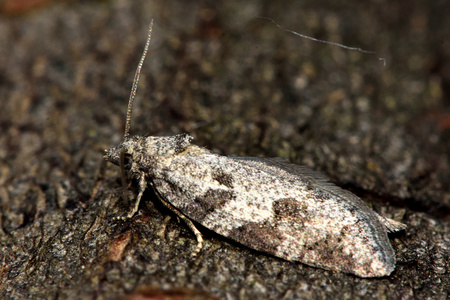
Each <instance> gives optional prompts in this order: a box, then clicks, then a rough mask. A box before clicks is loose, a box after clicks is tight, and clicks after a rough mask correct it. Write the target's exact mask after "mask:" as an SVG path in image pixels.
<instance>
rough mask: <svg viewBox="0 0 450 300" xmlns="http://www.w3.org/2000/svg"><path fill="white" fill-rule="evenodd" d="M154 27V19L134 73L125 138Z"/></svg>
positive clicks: (127, 135)
mask: <svg viewBox="0 0 450 300" xmlns="http://www.w3.org/2000/svg"><path fill="white" fill-rule="evenodd" d="M152 29H153V19H152V20H151V22H150V26H149V28H148V35H147V42H146V43H145V48H144V52H142V56H141V60H140V61H139V64H138V67H137V69H136V74H134V80H133V87H132V88H131V93H130V99H129V100H128V109H127V120H126V123H125V133H124V135H123V138H124V139H126V138H128V137H129V136H130V126H131V111H132V110H133V102H134V98H135V97H136V91H137V88H138V83H139V76H140V75H141V69H142V65H143V64H144V60H145V56H146V55H147V52H148V47H149V45H150V39H151V37H152Z"/></svg>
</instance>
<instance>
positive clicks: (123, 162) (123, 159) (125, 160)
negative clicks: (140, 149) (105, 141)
mask: <svg viewBox="0 0 450 300" xmlns="http://www.w3.org/2000/svg"><path fill="white" fill-rule="evenodd" d="M132 162H133V157H132V155H131V154H129V153H126V152H125V149H122V150H121V151H120V156H119V163H120V167H121V168H123V169H131V164H132Z"/></svg>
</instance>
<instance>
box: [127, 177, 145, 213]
mask: <svg viewBox="0 0 450 300" xmlns="http://www.w3.org/2000/svg"><path fill="white" fill-rule="evenodd" d="M146 188H147V180H145V174H144V173H141V179H140V180H139V194H138V196H137V198H136V202H135V203H134V207H133V209H132V210H131V211H130V212H129V213H128V215H127V219H130V218H132V217H133V216H134V214H135V213H136V212H137V211H138V209H139V203H140V202H141V198H142V195H143V194H144V191H145V189H146Z"/></svg>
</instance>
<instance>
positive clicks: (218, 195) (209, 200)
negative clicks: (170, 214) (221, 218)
mask: <svg viewBox="0 0 450 300" xmlns="http://www.w3.org/2000/svg"><path fill="white" fill-rule="evenodd" d="M233 198H234V194H233V192H232V191H228V190H212V189H209V190H207V191H206V193H205V194H204V195H202V196H198V197H195V198H194V205H192V206H189V207H186V210H187V215H191V214H192V215H193V218H194V219H195V220H197V221H199V222H200V221H201V220H203V219H204V218H205V217H206V216H207V215H208V214H210V213H212V212H213V211H214V210H216V209H220V208H222V207H223V206H224V205H225V204H226V203H227V202H228V201H230V200H232V199H233Z"/></svg>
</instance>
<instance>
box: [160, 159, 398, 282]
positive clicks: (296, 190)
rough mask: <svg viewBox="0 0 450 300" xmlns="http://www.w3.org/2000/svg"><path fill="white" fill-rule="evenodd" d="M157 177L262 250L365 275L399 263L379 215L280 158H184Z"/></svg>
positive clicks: (207, 221) (179, 201) (214, 224)
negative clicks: (396, 261)
mask: <svg viewBox="0 0 450 300" xmlns="http://www.w3.org/2000/svg"><path fill="white" fill-rule="evenodd" d="M177 170H183V172H177ZM154 182H155V186H156V188H157V190H158V192H159V193H160V194H161V195H162V196H163V197H164V198H165V199H166V200H167V201H169V202H170V203H171V204H172V205H174V206H175V207H176V208H177V209H179V210H180V211H181V212H182V213H183V214H185V215H186V216H188V217H189V218H191V219H193V220H195V221H197V222H199V223H201V224H202V225H204V226H205V227H207V228H209V229H211V230H213V231H215V232H217V233H219V234H221V235H224V236H225V237H228V238H231V239H234V240H236V241H238V242H240V243H242V244H244V245H246V246H249V247H251V248H254V249H256V250H260V251H265V252H268V253H271V254H273V255H276V256H279V257H282V258H285V259H288V260H296V261H300V262H303V263H306V264H309V265H313V266H318V267H322V268H327V269H332V270H339V271H345V272H351V273H355V274H357V275H360V276H383V275H386V274H387V273H390V272H391V271H392V269H393V267H394V263H395V258H394V253H393V250H392V247H391V245H390V243H389V240H388V238H387V234H386V230H385V228H384V226H383V225H382V223H381V222H380V220H379V218H378V216H377V214H376V213H375V212H373V211H372V210H370V209H369V208H368V207H367V206H366V205H365V204H364V203H363V202H362V201H361V200H360V199H359V198H358V197H357V196H355V195H353V194H351V193H349V192H347V191H344V190H342V189H340V188H338V187H336V186H335V185H333V184H331V183H329V182H328V181H327V179H326V178H325V177H323V176H322V175H320V174H318V173H317V172H314V171H311V170H310V169H308V168H305V167H301V166H297V165H294V164H289V163H286V162H284V161H281V160H279V159H258V158H247V157H244V158H228V157H221V156H217V155H214V154H210V155H201V156H195V157H192V156H180V157H178V158H177V159H174V160H173V162H172V164H171V165H170V166H169V167H168V168H167V169H166V170H165V173H164V177H163V178H161V179H158V178H157V179H155V180H154ZM374 274H375V275H374ZM377 274H381V275H377Z"/></svg>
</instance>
